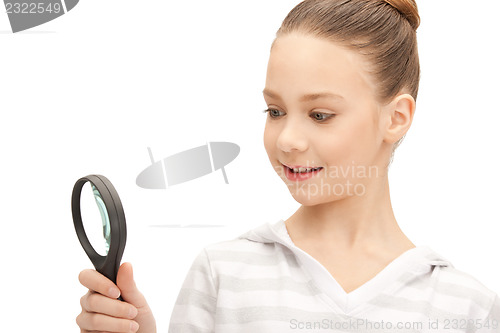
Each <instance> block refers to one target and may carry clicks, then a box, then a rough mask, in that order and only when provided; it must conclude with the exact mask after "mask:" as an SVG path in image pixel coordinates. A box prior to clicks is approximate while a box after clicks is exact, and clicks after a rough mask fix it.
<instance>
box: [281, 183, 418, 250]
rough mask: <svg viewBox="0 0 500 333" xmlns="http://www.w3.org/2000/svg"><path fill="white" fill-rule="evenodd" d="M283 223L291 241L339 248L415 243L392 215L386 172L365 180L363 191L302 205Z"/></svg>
mask: <svg viewBox="0 0 500 333" xmlns="http://www.w3.org/2000/svg"><path fill="white" fill-rule="evenodd" d="M286 224H287V229H288V231H289V234H290V237H291V238H292V240H293V241H294V242H295V241H297V242H317V243H321V244H325V246H327V247H329V248H335V249H343V250H353V249H367V248H380V247H384V248H388V247H391V248H394V249H401V248H411V247H415V245H413V244H412V243H411V241H410V240H409V239H408V238H407V237H406V236H405V235H404V233H403V232H402V231H401V229H400V228H399V226H398V223H397V221H396V218H395V217H394V212H393V210H392V205H391V200H390V193H389V181H388V178H387V175H385V176H384V177H382V178H378V179H376V180H373V182H371V183H369V184H366V191H365V193H364V194H363V195H353V196H348V197H345V198H341V199H337V200H333V201H330V202H327V203H322V204H318V205H314V206H303V205H302V206H301V207H300V208H299V209H298V210H297V211H296V212H295V213H294V214H293V215H292V216H291V217H290V219H289V220H287V222H286Z"/></svg>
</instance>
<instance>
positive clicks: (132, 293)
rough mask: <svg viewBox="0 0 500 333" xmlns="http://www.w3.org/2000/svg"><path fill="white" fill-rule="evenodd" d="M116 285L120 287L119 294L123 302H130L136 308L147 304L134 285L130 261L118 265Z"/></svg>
mask: <svg viewBox="0 0 500 333" xmlns="http://www.w3.org/2000/svg"><path fill="white" fill-rule="evenodd" d="M116 285H117V286H118V288H119V289H120V291H121V296H122V298H123V300H124V301H125V302H128V303H130V304H132V305H133V306H135V307H136V308H138V309H139V308H142V307H145V306H148V304H147V302H146V299H145V298H144V296H143V295H142V293H141V292H140V291H139V289H137V286H136V285H135V281H134V273H133V270H132V264H131V263H129V262H126V263H123V264H122V265H121V266H120V268H119V269H118V274H117V276H116Z"/></svg>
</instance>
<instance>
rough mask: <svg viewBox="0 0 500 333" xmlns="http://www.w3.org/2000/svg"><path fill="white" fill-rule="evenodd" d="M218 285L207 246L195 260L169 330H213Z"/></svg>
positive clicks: (185, 332)
mask: <svg viewBox="0 0 500 333" xmlns="http://www.w3.org/2000/svg"><path fill="white" fill-rule="evenodd" d="M216 306H217V288H216V287H215V283H214V278H213V275H212V267H211V265H210V261H209V258H208V253H207V251H206V249H203V250H202V251H201V252H200V253H199V254H198V256H197V257H196V259H195V260H194V262H193V264H192V265H191V268H190V269H189V271H188V273H187V276H186V278H185V280H184V283H183V285H182V287H181V290H180V291H179V295H178V296H177V300H176V302H175V305H174V309H173V311H172V315H171V317H170V324H169V328H168V332H169V333H213V332H215V331H214V326H215V310H216Z"/></svg>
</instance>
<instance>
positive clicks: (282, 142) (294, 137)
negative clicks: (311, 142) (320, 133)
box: [276, 119, 308, 153]
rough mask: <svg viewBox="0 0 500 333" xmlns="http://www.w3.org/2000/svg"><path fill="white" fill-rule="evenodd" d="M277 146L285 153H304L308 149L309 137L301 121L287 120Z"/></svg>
mask: <svg viewBox="0 0 500 333" xmlns="http://www.w3.org/2000/svg"><path fill="white" fill-rule="evenodd" d="M276 144H277V146H278V148H279V149H281V150H282V151H284V152H287V153H289V152H293V151H304V150H306V149H307V144H308V143H307V136H306V135H305V134H304V129H303V128H302V127H301V125H300V121H299V120H297V119H296V120H292V121H291V119H287V121H286V122H285V124H284V125H283V128H282V129H281V131H280V133H279V135H278V139H277V141H276Z"/></svg>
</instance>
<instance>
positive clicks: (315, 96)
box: [262, 89, 344, 102]
mask: <svg viewBox="0 0 500 333" xmlns="http://www.w3.org/2000/svg"><path fill="white" fill-rule="evenodd" d="M262 93H263V94H264V95H267V96H269V97H271V98H276V99H281V98H280V97H279V95H278V94H277V93H275V92H273V91H271V90H269V89H264V90H263V91H262ZM319 98H336V99H341V100H343V99H344V97H343V96H341V95H338V94H334V93H331V92H319V93H314V94H307V95H303V96H302V97H301V98H300V101H301V102H309V101H314V100H316V99H319Z"/></svg>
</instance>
